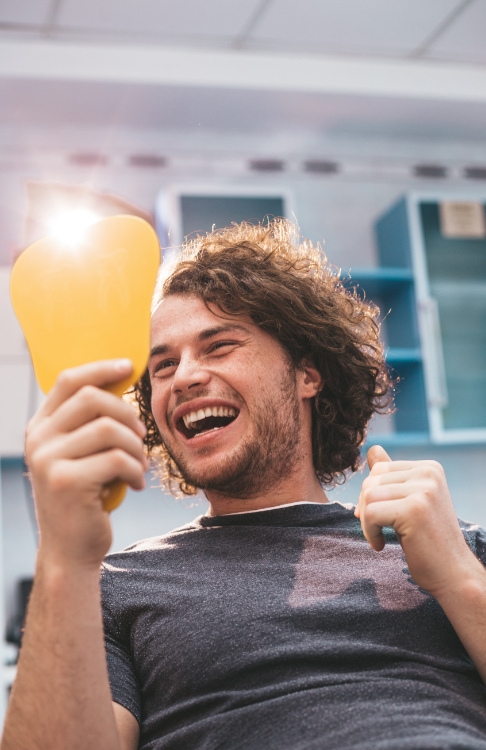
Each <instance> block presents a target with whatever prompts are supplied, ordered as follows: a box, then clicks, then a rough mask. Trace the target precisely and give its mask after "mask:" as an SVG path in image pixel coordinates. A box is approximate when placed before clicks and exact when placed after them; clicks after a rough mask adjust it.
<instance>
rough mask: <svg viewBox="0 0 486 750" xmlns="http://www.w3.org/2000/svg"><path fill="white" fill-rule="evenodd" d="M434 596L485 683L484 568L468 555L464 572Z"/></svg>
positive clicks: (485, 624) (485, 597) (485, 582)
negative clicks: (468, 562)
mask: <svg viewBox="0 0 486 750" xmlns="http://www.w3.org/2000/svg"><path fill="white" fill-rule="evenodd" d="M437 600H438V602H439V604H440V605H441V607H442V609H443V610H444V612H445V614H446V615H447V617H448V618H449V620H450V622H451V624H452V626H453V628H454V630H455V631H456V633H457V635H458V636H459V638H460V639H461V641H462V644H463V646H464V648H465V649H466V651H467V652H468V654H469V656H470V657H471V659H472V660H473V662H474V664H475V666H476V669H477V670H478V672H479V674H480V675H481V677H482V679H483V682H484V683H485V684H486V570H485V569H484V567H483V566H482V564H481V563H480V562H479V560H476V559H475V558H473V556H471V566H470V570H469V571H468V575H467V576H466V575H464V576H462V577H461V578H460V579H459V580H458V582H457V583H455V582H454V583H452V582H451V585H450V587H448V589H447V590H446V591H444V592H443V593H442V594H441V595H438V596H437Z"/></svg>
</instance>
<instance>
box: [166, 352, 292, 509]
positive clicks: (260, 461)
mask: <svg viewBox="0 0 486 750" xmlns="http://www.w3.org/2000/svg"><path fill="white" fill-rule="evenodd" d="M200 395H202V394H200ZM205 395H207V394H205ZM249 416H250V424H251V428H250V430H249V434H247V435H246V436H245V437H244V438H243V439H242V441H241V442H240V443H239V444H238V445H236V446H235V447H234V448H233V449H232V450H231V451H230V452H229V453H225V454H223V455H222V456H221V457H219V458H217V457H215V458H214V460H213V461H211V453H212V452H213V449H212V448H211V447H207V448H201V449H200V450H198V451H197V453H198V456H197V459H196V461H195V462H192V465H191V458H190V457H187V458H186V456H185V455H184V450H183V448H181V449H179V448H178V446H177V444H176V441H177V438H176V437H175V439H171V436H173V431H172V430H170V429H167V430H166V431H165V432H166V434H163V433H162V431H161V434H162V438H163V440H164V442H165V446H166V448H167V451H168V453H169V455H170V456H171V458H172V460H173V461H174V462H175V463H176V465H177V467H178V469H179V471H180V472H181V474H182V476H183V478H184V480H185V481H186V482H187V483H189V484H192V485H193V486H195V487H197V488H199V489H202V490H210V491H211V490H212V491H215V492H220V493H224V494H226V495H229V496H231V497H234V498H240V499H246V498H248V499H249V498H253V497H255V496H258V495H259V494H261V493H262V492H264V491H266V490H268V489H270V488H271V487H272V486H273V485H275V484H276V483H277V482H279V481H282V480H283V479H285V478H286V477H287V476H288V475H289V474H290V473H291V472H292V471H293V469H294V467H295V463H296V460H297V458H296V455H297V450H296V449H297V446H298V444H299V440H300V413H299V403H298V399H297V392H296V381H295V370H294V369H293V368H291V367H290V366H289V368H288V369H287V370H286V371H285V372H284V374H283V376H282V379H281V382H280V383H279V384H277V386H276V387H275V388H274V389H273V392H272V393H271V394H267V396H266V397H264V398H262V399H261V400H260V402H259V403H258V404H256V405H254V407H253V414H252V413H250V414H249ZM204 458H206V459H207V463H206V465H203V466H201V467H198V466H197V463H198V459H204Z"/></svg>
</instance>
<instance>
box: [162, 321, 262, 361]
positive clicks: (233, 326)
mask: <svg viewBox="0 0 486 750" xmlns="http://www.w3.org/2000/svg"><path fill="white" fill-rule="evenodd" d="M232 331H240V332H241V333H248V329H247V328H245V327H244V326H239V325H238V324H237V323H228V324H227V325H222V326H215V327H214V328H206V329H205V330H204V331H201V332H200V333H198V335H197V339H198V341H207V340H208V339H212V338H213V336H217V335H218V334H220V333H231V332H232ZM170 348H171V347H170V346H169V345H168V344H159V345H158V346H154V348H153V349H152V350H151V352H150V359H152V358H153V357H160V356H162V355H163V354H167V352H168V351H169V350H170Z"/></svg>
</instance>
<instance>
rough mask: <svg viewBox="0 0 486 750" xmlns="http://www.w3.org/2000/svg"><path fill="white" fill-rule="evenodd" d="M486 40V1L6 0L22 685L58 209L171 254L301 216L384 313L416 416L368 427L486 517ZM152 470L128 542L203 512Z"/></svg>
mask: <svg viewBox="0 0 486 750" xmlns="http://www.w3.org/2000/svg"><path fill="white" fill-rule="evenodd" d="M485 39H486V0H298V1H297V0H205V1H204V2H203V1H202V0H96V2H95V0H83V2H81V0H0V175H1V179H0V455H1V479H2V481H1V524H0V526H1V534H0V552H1V556H0V560H1V568H2V570H1V575H0V579H1V588H2V591H3V596H2V597H1V599H0V632H6V633H7V634H8V639H9V641H10V645H8V644H5V645H4V647H3V649H2V650H1V651H0V661H1V663H2V664H5V665H6V666H4V667H2V666H1V664H0V683H1V684H0V703H1V704H2V705H3V704H4V702H5V699H6V695H7V690H4V689H3V687H2V685H4V686H5V688H8V686H9V684H10V683H11V680H12V677H13V674H14V669H15V667H14V666H13V664H14V662H15V654H16V647H15V645H14V644H15V643H18V640H19V633H20V627H21V622H22V616H23V611H24V607H25V600H26V597H27V596H28V591H29V585H30V583H29V581H30V579H31V577H32V573H33V568H34V559H35V550H36V543H37V530H36V524H35V516H34V509H33V504H32V498H31V494H30V488H29V484H28V480H27V479H26V477H25V466H24V464H23V461H22V451H23V433H24V428H25V424H26V421H27V419H28V418H29V416H30V415H32V413H33V412H34V411H35V409H36V408H37V406H38V404H39V401H40V394H39V391H38V389H37V386H36V384H35V380H34V378H33V373H32V368H31V365H30V360H29V355H28V351H27V348H26V345H25V342H24V339H23V336H22V333H21V331H20V329H19V327H18V324H17V323H16V320H15V317H14V315H13V312H12V309H11V306H10V301H9V294H8V282H9V276H10V271H11V266H12V263H13V261H14V259H15V258H16V256H17V255H18V254H19V253H20V252H21V251H22V249H23V248H25V246H26V245H27V244H28V243H30V242H31V241H33V240H34V239H36V238H37V237H40V236H42V235H43V234H46V233H47V231H48V229H49V227H50V226H51V224H52V222H53V221H55V220H58V219H59V218H61V219H62V216H60V212H61V213H62V210H64V211H66V210H68V209H69V210H71V211H72V210H78V209H80V208H81V209H83V210H93V211H97V212H98V213H99V214H100V215H106V214H109V213H116V212H117V211H119V210H123V211H127V210H129V211H132V212H138V213H139V215H144V216H146V217H148V218H149V219H150V220H151V221H153V223H154V226H155V227H156V229H157V232H158V234H159V238H160V242H161V245H162V246H163V248H164V256H165V257H166V258H168V257H170V256H171V255H172V254H173V253H174V252H176V250H175V249H174V247H175V246H177V245H178V244H179V243H180V242H181V240H182V238H183V237H184V236H185V235H186V234H188V233H190V232H197V231H202V232H204V231H207V230H210V229H211V227H212V226H213V225H216V226H225V225H226V224H227V223H229V222H231V221H241V220H242V219H249V220H254V221H258V220H262V219H263V217H264V216H265V215H267V214H271V215H286V216H289V217H290V218H295V220H296V221H297V222H298V223H299V225H300V227H301V230H302V233H303V234H304V235H305V236H307V237H309V238H311V239H312V240H313V241H315V242H320V243H322V244H323V245H324V248H325V251H326V253H327V255H328V257H329V259H330V261H331V262H332V263H333V264H334V265H335V266H336V267H339V268H341V270H342V274H343V277H345V278H347V279H349V281H348V283H349V284H350V286H354V285H359V289H360V290H361V293H366V294H367V296H368V297H371V298H372V299H373V300H375V301H376V302H377V303H378V304H379V305H380V306H381V309H382V314H383V318H386V320H385V323H384V326H383V335H384V340H385V342H386V346H387V351H388V362H389V365H390V367H391V368H392V369H393V371H394V375H395V376H396V377H397V378H399V382H398V385H397V394H396V405H397V412H396V414H395V415H393V416H392V417H384V418H380V419H377V420H375V423H374V424H373V425H372V428H371V434H370V437H369V442H368V444H371V443H372V442H378V441H379V442H381V443H382V444H383V445H384V446H385V448H386V449H387V450H388V451H389V453H390V455H391V456H392V457H393V458H413V459H419V458H435V459H437V460H439V461H441V462H442V463H443V465H444V467H445V469H446V473H447V477H448V480H449V484H450V488H451V492H452V496H453V501H454V504H455V507H456V509H457V512H458V514H459V515H460V516H462V517H463V518H466V519H468V520H471V521H474V522H477V523H480V524H482V525H486V489H485V479H486V222H485V204H486V45H485V43H484V40H485ZM134 207H137V208H136V209H135V208H134ZM61 209H62V210H61ZM362 478H363V474H358V475H356V476H355V477H354V478H353V479H351V480H350V481H349V482H348V483H347V484H346V485H345V486H344V487H340V488H338V489H335V490H333V491H332V493H331V495H330V497H331V499H335V500H338V501H340V502H355V501H356V499H357V495H358V492H359V486H360V483H361V481H362ZM156 484H157V482H156V481H153V482H152V485H153V486H151V487H150V488H149V489H147V490H146V491H144V492H143V493H139V494H135V493H129V495H128V497H127V499H126V501H125V502H124V504H123V505H122V506H121V508H120V509H119V510H117V511H116V513H114V514H113V525H114V532H115V534H114V548H115V549H119V548H122V547H124V546H126V545H128V544H130V543H131V542H133V541H135V540H137V539H140V538H143V537H146V536H153V535H154V534H160V533H164V532H166V531H168V530H169V529H171V528H174V527H176V526H178V525H181V524H183V523H186V522H187V521H189V520H191V519H192V518H194V517H195V516H196V515H199V514H200V513H202V512H204V510H205V507H206V506H205V503H204V500H203V499H199V500H198V499H196V500H194V499H188V500H185V501H176V500H174V499H173V498H172V497H170V496H168V495H165V494H162V493H161V491H160V489H158V488H157V486H156ZM2 670H3V671H2ZM2 705H0V712H1V711H2V710H3V708H2Z"/></svg>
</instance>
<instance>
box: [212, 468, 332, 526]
mask: <svg viewBox="0 0 486 750" xmlns="http://www.w3.org/2000/svg"><path fill="white" fill-rule="evenodd" d="M206 496H207V498H208V500H209V505H210V507H209V512H208V515H209V516H225V515H227V514H229V513H243V512H245V511H248V510H262V509H263V508H274V507H277V506H279V505H287V504H290V503H297V502H302V501H307V502H311V503H327V502H329V501H328V498H327V496H326V493H325V492H324V490H323V489H322V487H321V485H320V483H319V480H318V479H317V477H316V475H315V474H314V473H312V474H311V475H310V476H307V477H302V476H301V475H300V473H299V475H298V476H292V477H290V478H289V479H286V480H285V481H284V482H282V484H279V485H277V486H275V487H273V488H272V489H271V490H268V491H266V492H262V493H261V494H260V495H258V496H257V497H251V498H235V497H230V496H228V495H224V494H222V493H219V492H214V491H208V492H207V493H206Z"/></svg>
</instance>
